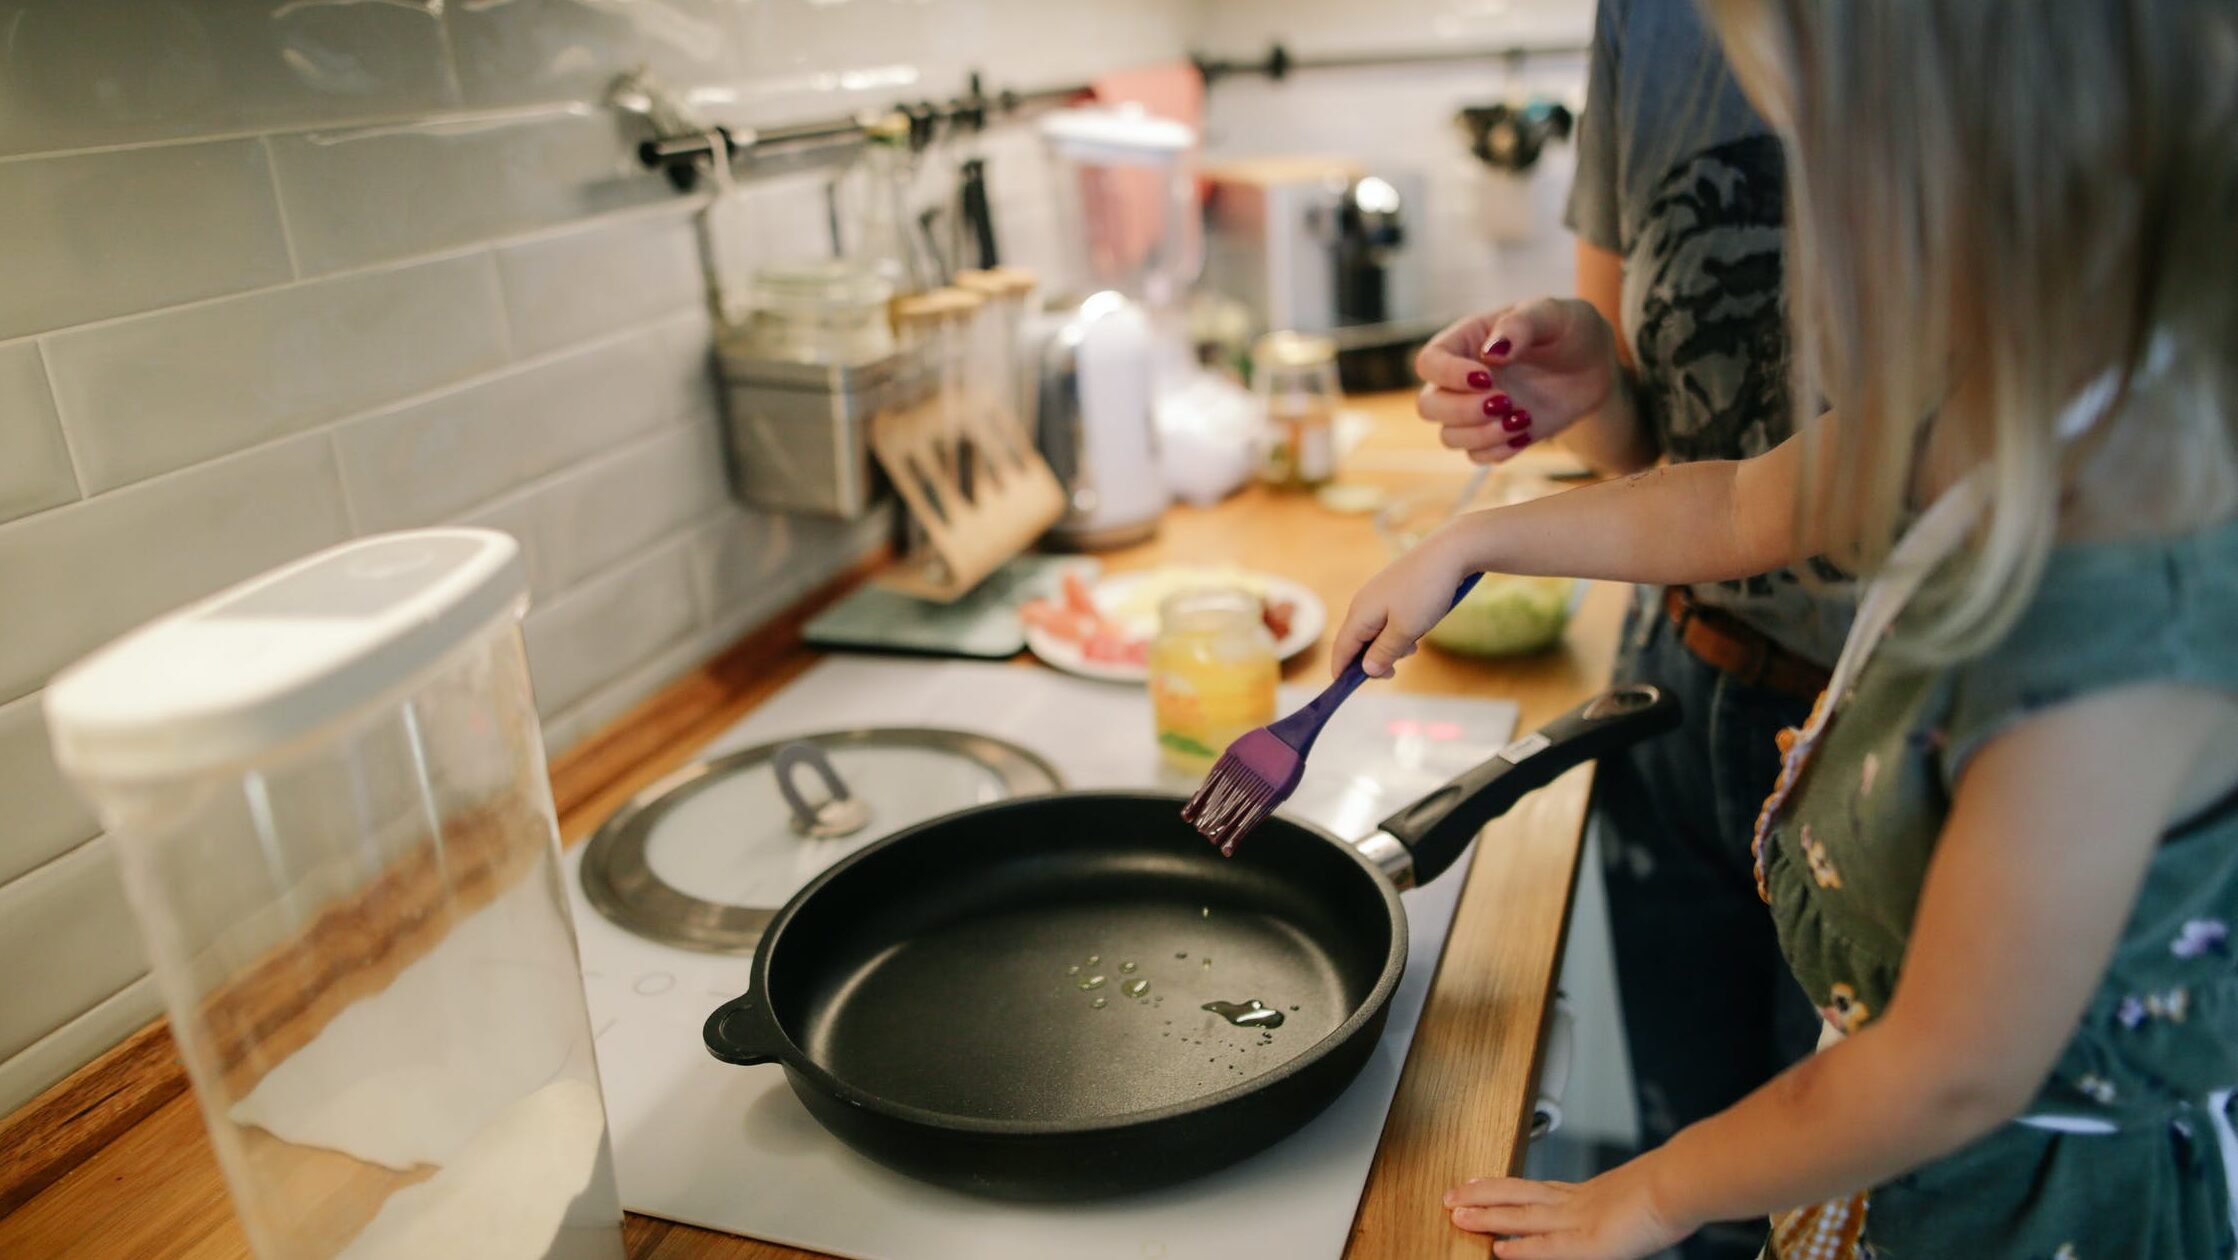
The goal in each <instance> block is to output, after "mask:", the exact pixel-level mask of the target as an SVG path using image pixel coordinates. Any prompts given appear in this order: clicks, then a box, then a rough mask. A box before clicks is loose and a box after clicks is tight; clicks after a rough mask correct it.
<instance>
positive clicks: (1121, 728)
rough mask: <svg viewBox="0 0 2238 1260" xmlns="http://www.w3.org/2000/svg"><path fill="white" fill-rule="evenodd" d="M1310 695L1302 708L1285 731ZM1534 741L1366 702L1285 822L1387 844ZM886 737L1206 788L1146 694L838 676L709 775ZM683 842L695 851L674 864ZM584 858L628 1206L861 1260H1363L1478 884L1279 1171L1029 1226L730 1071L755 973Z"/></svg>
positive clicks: (1039, 676)
mask: <svg viewBox="0 0 2238 1260" xmlns="http://www.w3.org/2000/svg"><path fill="white" fill-rule="evenodd" d="M1309 694H1310V692H1309V691H1307V690H1304V689H1296V690H1293V689H1289V688H1285V690H1284V695H1283V707H1284V709H1285V710H1286V711H1287V709H1289V708H1290V707H1291V706H1293V705H1295V704H1298V703H1302V702H1303V701H1304V700H1305V699H1306V698H1307V697H1308V695H1309ZM1514 723H1515V707H1514V705H1512V704H1510V703H1507V702H1504V701H1467V700H1451V699H1440V698H1434V697H1424V696H1410V695H1403V694H1399V693H1395V692H1388V691H1384V690H1382V689H1380V688H1378V687H1375V686H1372V685H1371V686H1369V687H1366V688H1363V689H1362V690H1361V691H1360V693H1359V694H1357V695H1355V696H1354V697H1353V698H1352V699H1351V700H1350V701H1349V702H1347V704H1346V706H1345V708H1344V709H1343V711H1342V712H1341V713H1340V714H1339V716H1338V717H1337V719H1336V720H1335V721H1334V722H1333V723H1331V725H1330V726H1329V728H1328V730H1327V732H1326V733H1325V734H1324V735H1323V736H1322V738H1321V741H1320V743H1319V745H1318V746H1317V747H1316V749H1315V751H1314V758H1313V762H1312V764H1311V768H1310V769H1309V770H1308V772H1307V774H1306V778H1305V782H1304V784H1303V785H1302V786H1301V787H1300V789H1299V791H1298V793H1297V795H1296V796H1295V797H1293V798H1292V800H1291V802H1290V804H1289V806H1288V807H1286V809H1285V811H1284V812H1286V813H1290V814H1293V815H1295V816H1298V817H1301V818H1304V819H1308V820H1311V821H1313V822H1315V823H1318V824H1320V825H1321V826H1323V827H1326V828H1328V829H1329V830H1331V831H1333V832H1335V833H1336V834H1338V835H1340V836H1345V837H1348V838H1349V837H1355V836H1360V835H1364V834H1366V833H1368V832H1369V831H1372V830H1373V829H1374V826H1375V823H1376V822H1377V821H1378V820H1380V819H1382V818H1383V817H1385V816H1386V815H1388V814H1389V813H1391V812H1392V811H1393V810H1394V809H1395V808H1396V807H1398V806H1399V805H1402V804H1405V803H1406V802H1407V801H1409V800H1412V799H1414V798H1415V797H1417V796H1420V795H1422V794H1424V793H1426V792H1427V791H1429V790H1430V789H1431V788H1433V787H1435V786H1437V785H1438V784H1439V783H1441V782H1443V781H1444V780H1445V779H1447V778H1449V777H1450V776H1452V775H1453V774H1454V773H1456V772H1458V771H1460V770H1462V769H1465V768H1467V767H1468V766H1471V765H1474V764H1475V763H1477V762H1479V761H1481V760H1483V759H1484V758H1486V757H1489V756H1490V755H1491V754H1492V753H1493V752H1495V751H1496V750H1498V749H1499V748H1500V746H1501V745H1503V744H1505V743H1506V742H1507V740H1508V738H1509V736H1510V735H1511V734H1512V732H1513V728H1514ZM874 725H875V726H937V727H950V728H955V729H961V730H969V731H976V732H980V733H983V734H987V735H993V736H996V737H999V738H1002V739H1007V740H1010V741H1012V742H1013V743H1016V744H1019V745H1022V746H1024V747H1026V748H1029V749H1031V750H1033V751H1034V752H1037V753H1039V754H1040V755H1042V756H1043V757H1045V758H1047V759H1048V760H1049V762H1050V763H1051V764H1053V765H1054V766H1055V767H1056V768H1057V770H1058V771H1059V772H1060V773H1061V774H1062V775H1063V776H1064V778H1065V781H1066V786H1068V787H1075V788H1086V787H1155V786H1166V787H1173V788H1177V789H1181V790H1186V788H1187V786H1188V785H1187V784H1174V783H1172V782H1170V781H1161V777H1160V776H1161V771H1160V769H1159V764H1158V758H1157V753H1156V749H1155V747H1154V746H1153V744H1152V743H1151V736H1150V714H1149V702H1148V699H1147V697H1146V695H1145V694H1144V693H1143V691H1142V690H1141V689H1139V688H1135V687H1122V686H1113V685H1110V684H1105V683H1097V682H1090V681H1086V680H1082V679H1077V678H1070V677H1065V676H1062V675H1059V674H1056V673H1053V672H1050V671H1047V670H1041V669H1027V668H1020V667H1017V666H1013V665H990V664H975V663H962V662H926V661H913V660H898V659H893V658H874V657H851V656H839V657H834V658H832V659H830V660H827V661H825V662H824V663H822V664H820V665H818V666H817V667H816V668H815V669H813V670H811V671H810V672H809V673H807V674H806V675H804V676H803V677H801V678H800V679H799V680H798V681H797V682H795V683H793V684H792V685H791V686H789V687H787V688H786V689H785V690H784V691H782V692H780V693H779V694H778V695H776V696H775V697H773V698H772V699H771V700H770V701H769V702H768V703H766V704H764V705H762V706H761V707H760V708H759V709H757V710H756V711H755V712H754V713H753V714H751V715H750V716H748V717H747V718H746V719H745V720H744V721H742V722H740V723H739V724H738V725H737V726H734V727H732V728H731V729H730V730H729V731H726V732H725V733H724V734H723V735H721V736H719V737H718V738H716V739H715V740H713V741H711V742H710V743H709V744H708V746H707V748H706V749H705V755H706V756H713V755H717V754H720V753H723V752H727V751H732V750H735V749H738V748H743V747H747V746H750V745H754V744H759V743H763V742H766V741H769V740H773V739H781V738H787V737H791V736H797V735H805V734H810V733H813V732H817V731H827V730H834V729H839V728H845V727H855V726H874ZM679 842H680V838H679V837H677V836H675V835H673V834H669V835H664V837H663V838H662V841H661V843H662V844H663V845H665V846H674V845H676V844H678V843H679ZM681 842H682V843H686V844H689V843H691V841H690V840H689V839H684V840H682V841H681ZM726 842H727V844H726ZM706 843H707V844H708V845H710V846H725V847H735V846H736V844H737V840H736V838H735V837H726V836H723V835H720V834H716V833H714V832H713V831H712V830H711V831H710V833H709V835H708V836H707V840H706ZM833 856H834V858H836V857H837V856H838V855H837V854H836V853H835V854H834V855H833ZM581 857H582V846H577V847H576V848H575V849H573V850H571V851H570V852H569V854H568V862H567V880H568V891H569V895H570V897H571V899H572V900H573V903H574V907H575V921H576V925H577V928H578V931H579V932H580V934H581V941H582V953H583V968H584V986H585V989H586V991H587V992H588V995H589V999H590V1010H591V1020H592V1027H593V1029H594V1030H595V1032H596V1033H597V1045H598V1056H599V1075H600V1078H601V1080H602V1082H603V1083H604V1085H605V1093H606V1109H607V1114H608V1120H609V1124H610V1128H611V1131H612V1134H613V1140H614V1160H615V1167H616V1172H617V1174H618V1176H619V1179H620V1183H621V1192H622V1202H623V1205H624V1206H626V1207H628V1208H629V1209H630V1210H632V1211H636V1212H641V1213H645V1214H647V1215H651V1216H658V1217H663V1218H666V1219H669V1220H675V1221H682V1222H685V1223H688V1224H692V1225H700V1226H705V1227H707V1228H710V1229H716V1230H722V1231H725V1232H728V1233H735V1234H744V1235H748V1236H751V1237H755V1238H762V1239H767V1240H770V1241H774V1242H781V1243H787V1244H790V1245H793V1246H798V1247H804V1248H808V1249H811V1250H815V1251H822V1252H828V1253H831V1254H833V1255H838V1256H846V1257H854V1258H857V1260H954V1258H957V1257H971V1258H973V1260H1013V1258H1015V1260H1029V1258H1030V1260H1044V1258H1045V1257H1051V1256H1065V1257H1077V1258H1079V1260H1159V1258H1166V1260H1187V1258H1191V1257H1205V1258H1206V1260H1213V1258H1217V1260H1234V1258H1235V1257H1237V1256H1262V1255H1280V1256H1284V1257H1288V1258H1296V1260H1311V1258H1312V1257H1336V1256H1339V1255H1340V1254H1341V1253H1342V1252H1343V1249H1344V1243H1345V1239H1346V1236H1347V1234H1348V1233H1349V1232H1350V1229H1351V1226H1352V1218H1353V1214H1354V1211H1355V1209H1356V1208H1357V1206H1358V1203H1359V1197H1360V1190H1361V1187H1362V1185H1363V1184H1364V1183H1365V1181H1366V1178H1367V1173H1368V1167H1369V1164H1370V1162H1371V1161H1372V1160H1373V1158H1374V1155H1375V1148H1376V1142H1377V1139H1378V1137H1379V1136H1380V1135H1381V1133H1382V1130H1383V1118H1384V1114H1385V1112H1386V1111H1387V1110H1388V1109H1389V1107H1390V1105H1391V1098H1392V1095H1393V1093H1394V1092H1395V1091H1396V1089H1397V1087H1398V1079H1399V1069H1400V1067H1401V1065H1402V1064H1403V1063H1404V1061H1405V1058H1406V1049H1407V1045H1408V1043H1409V1042H1410V1041H1411V1040H1412V1039H1413V1036H1414V1028H1415V1024H1416V1023H1417V1022H1418V1021H1419V1019H1420V1017H1421V1013H1422V1003H1423V1000H1424V998H1425V997H1426V995H1427V994H1428V991H1429V984H1430V978H1431V976H1432V974H1433V973H1434V972H1435V971H1436V969H1437V962H1438V957H1439V955H1440V954H1441V953H1442V952H1443V950H1444V947H1445V938H1446V930H1447V928H1448V927H1449V926H1450V925H1451V923H1452V917H1453V908H1454V903H1455V901H1456V899H1457V898H1458V897H1459V895H1460V890H1461V885H1462V883H1463V881H1464V880H1465V878H1466V875H1467V870H1468V860H1469V859H1468V858H1467V857H1464V858H1463V859H1462V861H1461V862H1460V863H1457V864H1456V865H1455V868H1454V869H1453V870H1451V871H1448V872H1447V873H1446V874H1445V875H1444V876H1443V877H1442V878H1440V879H1439V880H1438V881H1437V882H1435V883H1434V884H1432V885H1431V886H1429V887H1428V888H1425V889H1418V890H1415V891H1413V892H1409V893H1407V894H1406V895H1405V898H1404V900H1405V904H1406V908H1407V922H1408V926H1409V928H1410V937H1411V939H1412V942H1413V954H1412V956H1411V957H1409V959H1408V960H1407V969H1406V974H1405V977H1404V979H1403V980H1402V981H1401V982H1400V985H1399V989H1398V992H1397V994H1396V995H1395V996H1394V997H1393V999H1392V1004H1391V1015H1390V1022H1389V1024H1388V1025H1387V1027H1386V1028H1385V1031H1384V1033H1383V1039H1382V1042H1381V1043H1380V1044H1379V1045H1378V1047H1377V1048H1376V1051H1375V1054H1374V1056H1373V1057H1372V1058H1371V1059H1370V1060H1369V1062H1368V1065H1367V1067H1366V1068H1365V1069H1364V1070H1363V1071H1362V1072H1361V1074H1360V1076H1359V1078H1358V1079H1357V1080H1355V1081H1354V1082H1353V1084H1352V1086H1351V1087H1350V1088H1349V1089H1348V1090H1347V1091H1346V1092H1345V1093H1344V1094H1343V1095H1342V1096H1341V1097H1340V1098H1338V1100H1337V1101H1336V1102H1335V1103H1334V1104H1332V1105H1331V1106H1330V1107H1329V1109H1328V1110H1327V1111H1325V1112H1323V1113H1322V1114H1321V1115H1320V1116H1319V1117H1317V1118H1316V1119H1314V1120H1313V1121H1312V1122H1311V1123H1309V1124H1308V1125H1306V1126H1305V1127H1304V1128H1302V1129H1300V1130H1299V1131H1298V1132H1297V1133H1295V1134H1293V1135H1291V1136H1290V1137H1288V1138H1286V1139H1284V1140H1282V1141H1281V1142H1278V1143H1276V1144H1275V1145H1274V1146H1273V1147H1271V1148H1269V1149H1268V1150H1266V1151H1263V1152H1261V1153H1260V1154H1258V1155H1256V1156H1253V1157H1252V1158H1250V1159H1248V1160H1245V1161H1244V1162H1242V1163H1240V1164H1237V1165H1234V1166H1232V1167H1230V1168H1227V1169H1224V1170H1222V1171H1220V1172H1218V1173H1214V1174H1213V1175H1211V1176H1208V1177H1204V1178H1200V1179H1198V1180H1196V1181H1193V1182H1189V1183H1187V1184H1184V1185H1180V1186H1173V1187H1169V1188H1166V1189H1163V1190H1157V1191H1152V1192H1150V1193H1146V1194H1140V1195H1134V1196H1130V1197H1127V1198H1124V1199H1116V1200H1106V1201H1101V1202H1095V1203H1088V1204H1057V1205H1049V1204H1032V1205H1026V1204H1016V1203H1004V1202H996V1201H990V1200H984V1199H977V1198H973V1197H970V1196H967V1195H963V1194H960V1193H956V1192H954V1191H949V1190H943V1189H940V1188H938V1187H934V1186H928V1185H924V1184H922V1183H919V1182H916V1181H912V1180H910V1179H908V1178H906V1177H903V1176H901V1175H900V1174H898V1173H894V1172H891V1171H889V1170H887V1169H885V1168H883V1167H881V1166H880V1165H877V1164H875V1163H872V1162H871V1161H870V1160H868V1159H866V1158H864V1157H862V1156H860V1155H857V1154H855V1152H854V1151H853V1150H851V1149H850V1148H848V1147H847V1146H845V1145H843V1144H841V1143H840V1142H839V1140H838V1139H836V1138H834V1137H832V1136H831V1135H829V1134H827V1133H826V1132H825V1131H824V1130H823V1129H822V1128H821V1127H820V1126H818V1125H817V1123H816V1122H815V1120H813V1119H812V1118H811V1117H810V1116H809V1114H808V1112H807V1111H806V1110H805V1109H804V1108H803V1107H802V1106H801V1105H800V1103H799V1102H798V1101H797V1100H796V1099H795V1098H794V1097H793V1093H792V1090H791V1088H790V1087H789V1086H788V1085H787V1084H786V1082H785V1078H784V1074H783V1072H782V1070H781V1069H779V1068H777V1067H775V1066H766V1067H753V1068H739V1067H732V1066H729V1065H726V1064H723V1063H718V1062H716V1061H715V1060H714V1059H713V1058H711V1057H710V1056H709V1055H708V1053H707V1051H706V1049H705V1047H704V1045H703V1043H702V1041H701V1039H700V1027H701V1024H702V1022H703V1021H704V1020H705V1019H706V1017H707V1013H708V1012H709V1011H710V1010H712V1009H713V1008H714V1007H715V1006H716V1005H718V1004H720V1003H721V1002H723V1001H726V1000H728V999H729V998H731V997H734V996H736V995H737V993H738V992H739V991H740V990H742V989H743V988H744V987H745V985H746V979H747V972H748V968H749V959H747V958H744V957H730V956H721V955H713V954H702V953H693V952H690V951H686V950H681V949H675V948H671V947H668V946H664V945H658V944H655V943H653V942H651V941H648V940H644V939H642V938H640V937H637V936H634V935H632V934H630V933H628V932H626V931H624V930H623V929H621V928H619V927H616V926H615V925H614V924H612V923H610V922H608V921H607V920H606V919H604V918H603V917H601V916H600V915H599V914H598V912H597V911H596V910H594V909H592V908H591V906H590V904H589V903H588V902H587V901H586V900H585V899H584V897H583V892H582V888H581V884H580V881H579V880H578V878H577V867H578V866H579V864H580V861H581ZM780 860H781V859H780ZM771 878H773V879H776V880H780V881H781V882H782V883H783V884H784V885H785V886H787V887H797V885H798V882H801V881H802V880H804V879H805V875H802V874H801V873H800V872H797V871H793V870H786V871H783V872H772V873H771Z"/></svg>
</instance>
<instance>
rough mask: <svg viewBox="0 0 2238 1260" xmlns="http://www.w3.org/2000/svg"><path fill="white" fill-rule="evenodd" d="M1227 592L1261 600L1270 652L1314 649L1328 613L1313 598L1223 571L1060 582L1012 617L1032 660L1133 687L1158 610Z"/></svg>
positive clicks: (1280, 583) (1285, 582) (1182, 569)
mask: <svg viewBox="0 0 2238 1260" xmlns="http://www.w3.org/2000/svg"><path fill="white" fill-rule="evenodd" d="M1203 587H1230V588H1235V589H1240V590H1244V591H1248V592H1249V593H1251V594H1252V595H1255V596H1257V597H1258V599H1259V605H1260V615H1261V616H1262V617H1264V618H1265V620H1266V623H1267V633H1268V634H1270V635H1272V636H1273V637H1274V641H1275V653H1276V655H1277V656H1280V657H1282V658H1284V659H1287V658H1289V657H1291V656H1294V655H1296V654H1297V653H1299V652H1302V651H1304V650H1305V649H1307V648H1309V647H1311V646H1313V643H1314V641H1315V640H1316V639H1318V638H1320V636H1321V631H1322V628H1323V627H1324V626H1325V625H1326V624H1327V621H1328V611H1327V609H1326V608H1324V607H1323V605H1322V603H1321V601H1320V600H1319V599H1318V598H1316V597H1315V596H1314V594H1313V592H1312V591H1309V590H1307V589H1306V588H1305V587H1303V586H1300V585H1299V584H1297V583H1296V582H1292V581H1290V580H1289V579H1287V578H1281V577H1276V576H1274V575H1273V574H1269V573H1260V572H1255V571H1253V570H1250V569H1241V568H1235V567H1225V566H1201V565H1168V566H1164V567H1161V568H1156V569H1149V570H1144V571H1140V572H1134V573H1120V574H1115V575H1112V576H1109V577H1105V578H1103V579H1101V580H1100V581H1099V580H1091V579H1088V578H1086V577H1083V576H1082V575H1081V574H1080V573H1078V572H1067V573H1066V574H1065V575H1064V584H1063V588H1062V590H1061V591H1060V592H1059V593H1057V594H1056V595H1054V596H1050V597H1046V598H1041V599H1033V600H1028V601H1027V602H1026V603H1025V604H1024V605H1023V606H1021V607H1020V608H1019V610H1018V613H1019V616H1020V618H1021V619H1023V620H1024V621H1025V623H1026V643H1027V646H1028V647H1030V648H1031V649H1032V650H1033V653H1034V655H1036V656H1038V657H1040V658H1041V659H1042V660H1044V661H1046V662H1048V663H1049V664H1051V665H1054V666H1056V667H1057V668H1059V669H1063V670H1067V671H1070V672H1072V673H1077V674H1085V675H1088V676H1090V677H1096V678H1109V679H1115V680H1121V681H1126V680H1139V679H1141V678H1144V677H1146V676H1147V674H1148V672H1149V659H1150V640H1151V639H1152V638H1153V637H1155V636H1156V634H1157V633H1158V608H1159V606H1160V605H1162V604H1163V603H1165V601H1166V600H1167V599H1169V598H1170V597H1172V596H1173V595H1175V594H1178V593H1179V592H1182V591H1186V590H1196V589H1200V588H1203Z"/></svg>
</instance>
